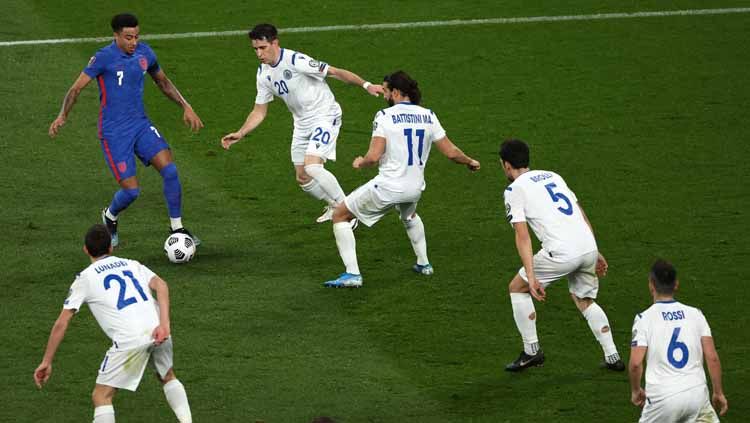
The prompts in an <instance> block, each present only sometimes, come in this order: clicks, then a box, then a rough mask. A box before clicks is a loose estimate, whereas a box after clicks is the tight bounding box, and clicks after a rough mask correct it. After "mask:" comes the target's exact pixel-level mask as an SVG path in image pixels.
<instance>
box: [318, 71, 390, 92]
mask: <svg viewBox="0 0 750 423" xmlns="http://www.w3.org/2000/svg"><path fill="white" fill-rule="evenodd" d="M328 76H330V77H331V78H335V79H338V80H339V81H342V82H346V83H347V84H351V85H359V86H360V87H362V88H364V89H365V90H367V92H368V93H370V94H372V95H374V96H375V97H377V96H378V94H383V86H382V85H378V84H371V83H369V82H367V81H365V80H364V79H363V78H362V77H361V76H359V75H357V74H356V73H354V72H351V71H348V70H346V69H341V68H335V67H333V66H331V65H328Z"/></svg>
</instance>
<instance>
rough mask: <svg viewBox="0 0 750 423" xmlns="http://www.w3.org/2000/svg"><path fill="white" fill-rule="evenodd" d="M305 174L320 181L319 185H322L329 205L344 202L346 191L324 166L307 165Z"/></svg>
mask: <svg viewBox="0 0 750 423" xmlns="http://www.w3.org/2000/svg"><path fill="white" fill-rule="evenodd" d="M305 172H307V174H308V175H310V176H311V177H312V178H313V179H315V180H316V181H318V184H320V187H321V188H322V189H323V191H324V192H325V193H326V196H327V198H326V200H327V201H328V203H329V204H339V203H340V202H342V201H344V197H345V196H346V195H345V194H344V190H343V189H341V185H339V181H338V180H337V179H336V177H335V176H334V175H333V173H331V172H329V171H328V170H326V168H325V167H323V165H322V164H309V165H305Z"/></svg>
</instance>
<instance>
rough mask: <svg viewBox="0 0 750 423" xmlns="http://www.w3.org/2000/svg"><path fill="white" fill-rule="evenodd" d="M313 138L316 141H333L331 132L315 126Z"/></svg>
mask: <svg viewBox="0 0 750 423" xmlns="http://www.w3.org/2000/svg"><path fill="white" fill-rule="evenodd" d="M312 140H313V141H315V142H322V143H323V144H328V143H329V142H331V134H330V133H329V132H327V131H324V130H323V128H315V133H314V134H313V137H312Z"/></svg>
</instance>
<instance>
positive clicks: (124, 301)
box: [104, 270, 148, 310]
mask: <svg viewBox="0 0 750 423" xmlns="http://www.w3.org/2000/svg"><path fill="white" fill-rule="evenodd" d="M122 273H123V274H124V275H125V276H127V277H128V278H130V281H131V282H133V285H134V286H135V289H136V290H138V293H139V294H141V298H143V301H148V297H147V296H146V293H145V292H143V288H141V284H140V283H138V279H136V278H135V277H134V276H133V273H132V272H130V271H128V270H126V271H124V272H122ZM112 281H117V283H118V284H120V291H119V293H118V295H117V309H118V310H122V309H123V308H125V307H127V306H129V305H131V304H135V303H137V302H138V299H136V298H135V297H130V298H125V289H126V288H127V287H126V282H125V279H123V278H121V277H119V276H117V275H107V277H106V278H104V289H109V287H110V285H111V283H112Z"/></svg>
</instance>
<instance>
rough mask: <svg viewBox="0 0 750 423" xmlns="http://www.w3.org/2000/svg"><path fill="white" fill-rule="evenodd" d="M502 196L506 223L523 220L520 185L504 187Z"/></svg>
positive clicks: (524, 219) (524, 217) (524, 214)
mask: <svg viewBox="0 0 750 423" xmlns="http://www.w3.org/2000/svg"><path fill="white" fill-rule="evenodd" d="M503 197H504V198H505V218H506V219H507V220H508V223H510V224H511V225H513V224H514V223H519V222H525V221H526V212H525V211H524V202H523V193H521V192H520V187H508V188H505V192H504V193H503Z"/></svg>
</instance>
